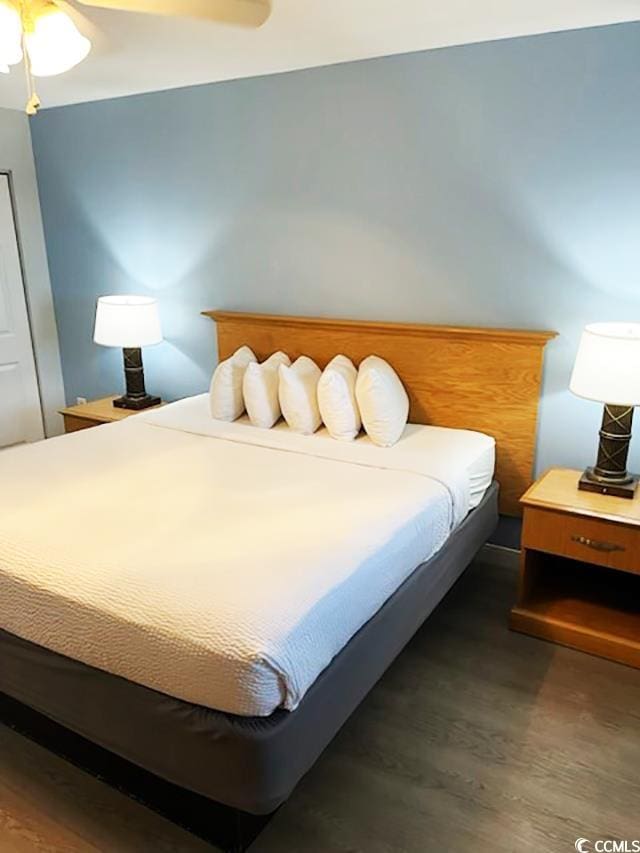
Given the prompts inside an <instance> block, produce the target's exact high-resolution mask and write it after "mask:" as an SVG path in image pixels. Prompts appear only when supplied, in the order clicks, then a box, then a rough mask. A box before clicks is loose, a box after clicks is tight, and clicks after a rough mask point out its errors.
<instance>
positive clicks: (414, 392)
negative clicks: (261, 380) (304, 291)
mask: <svg viewBox="0 0 640 853" xmlns="http://www.w3.org/2000/svg"><path fill="white" fill-rule="evenodd" d="M203 313H204V315H205V316H207V317H210V318H211V319H212V320H215V322H216V325H217V331H218V358H219V359H220V360H222V359H224V358H227V357H228V356H230V355H231V353H233V352H234V351H235V350H236V349H237V348H238V347H240V346H242V345H243V344H246V345H247V346H250V347H251V349H252V350H253V351H254V353H255V354H256V356H257V358H258V359H259V360H263V359H264V358H266V357H267V356H269V355H271V353H272V352H275V351H276V350H279V349H280V350H283V351H284V352H286V353H287V354H288V355H289V356H290V358H291V360H292V361H293V360H294V359H295V358H297V357H298V356H299V355H307V356H309V357H310V358H313V359H314V360H315V361H316V362H317V363H318V364H319V365H320V367H324V366H325V365H326V364H327V362H329V361H330V360H331V359H332V358H333V356H334V355H337V354H338V353H342V354H343V355H346V356H348V357H349V358H350V359H352V361H354V362H355V363H356V364H358V363H359V362H361V361H362V359H363V358H366V356H368V355H372V354H375V355H379V356H381V357H382V358H385V359H387V361H388V362H389V363H390V364H391V365H392V366H393V367H394V369H395V370H396V371H397V373H398V375H399V376H400V378H401V379H402V381H403V383H404V385H405V388H406V389H407V392H408V394H409V400H410V403H411V409H410V413H409V420H410V421H411V422H412V423H418V424H435V425H437V426H444V427H455V428H457V429H473V430H478V431H479V432H486V433H488V434H489V435H492V436H493V437H494V438H495V440H496V449H497V455H496V479H497V480H498V482H499V483H500V512H501V513H503V514H504V515H520V514H521V511H520V505H519V500H520V496H521V495H522V494H523V493H524V492H525V491H526V489H527V488H528V487H529V486H530V485H531V480H532V475H533V460H534V455H535V444H536V424H537V417H538V400H539V397H540V381H541V375H542V360H543V352H544V348H545V345H546V344H547V342H548V341H549V340H550V339H551V338H553V337H555V335H556V333H555V332H539V331H532V330H515V329H483V328H472V327H457V326H425V325H420V324H417V323H379V322H374V321H371V320H367V321H361V320H334V319H328V318H319V317H289V316H282V315H272V314H242V313H236V312H232V311H205V312H203Z"/></svg>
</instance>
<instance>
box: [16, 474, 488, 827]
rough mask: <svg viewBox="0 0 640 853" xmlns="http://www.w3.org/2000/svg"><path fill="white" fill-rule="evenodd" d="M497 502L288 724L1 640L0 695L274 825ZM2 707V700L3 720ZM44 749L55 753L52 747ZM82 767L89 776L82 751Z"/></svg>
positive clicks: (468, 524) (363, 636)
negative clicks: (190, 699) (272, 818)
mask: <svg viewBox="0 0 640 853" xmlns="http://www.w3.org/2000/svg"><path fill="white" fill-rule="evenodd" d="M497 496H498V490H497V486H496V484H495V483H493V484H492V486H490V487H489V489H488V490H487V492H486V493H485V495H484V497H483V498H482V501H481V502H480V504H479V505H478V506H477V507H476V509H475V510H474V511H473V512H470V513H469V514H468V515H467V517H466V518H465V519H464V521H463V522H462V523H461V524H460V525H459V526H458V527H457V528H456V529H455V530H454V531H453V533H452V534H451V536H449V538H448V539H447V541H446V542H445V544H444V545H443V546H442V548H441V549H440V550H439V551H438V553H437V554H435V555H434V556H433V557H432V558H431V559H430V560H429V561H428V562H426V563H423V564H422V565H420V566H418V567H417V568H416V569H415V570H414V571H413V572H412V573H411V574H410V575H409V577H408V578H407V580H406V581H405V582H404V583H403V584H401V586H399V587H398V589H397V590H396V591H395V592H394V593H393V595H392V596H390V598H389V599H387V601H386V602H385V603H384V604H383V606H382V607H381V608H380V610H378V612H377V613H376V614H375V616H373V617H372V618H371V619H370V620H369V621H368V622H367V623H366V624H365V625H363V626H362V628H361V629H360V630H359V631H358V632H357V633H356V634H355V635H354V636H353V637H352V638H351V639H350V640H349V642H348V643H347V645H346V646H345V647H344V648H343V649H342V650H341V651H340V652H339V653H338V654H337V655H336V656H335V658H334V659H333V660H332V661H331V664H330V665H329V666H328V667H327V668H326V669H325V670H324V671H323V672H322V673H321V674H320V675H319V676H318V678H317V679H316V680H315V681H314V683H313V684H312V686H311V687H310V688H309V690H308V691H307V692H306V694H305V696H304V699H303V700H302V702H301V703H300V705H299V706H298V708H296V710H295V711H293V712H291V713H290V712H288V711H285V710H282V709H279V710H277V711H274V713H273V714H271V715H270V716H268V717H238V716H233V715H230V714H225V713H222V712H220V711H215V710H211V709H208V708H201V707H198V706H196V705H190V704H188V703H186V702H183V701H182V700H181V699H174V698H172V697H170V696H167V695H166V694H163V693H157V692H155V691H154V690H149V689H148V688H146V687H141V686H140V685H138V684H134V683H133V682H131V681H127V680H126V679H124V678H118V677H117V676H115V675H110V674H108V673H106V672H104V671H102V670H98V669H94V668H93V667H89V666H87V665H86V664H83V663H79V662H78V661H74V660H71V659H70V658H66V657H62V656H61V655H58V654H56V653H55V652H52V651H49V650H48V649H44V648H42V647H41V646H37V645H35V644H33V643H29V642H27V641H26V640H21V639H19V638H18V637H15V636H13V635H12V634H8V633H6V632H4V631H2V630H1V629H0V661H2V666H0V692H3V693H6V694H8V695H9V696H11V697H13V698H14V699H17V700H18V701H20V702H22V703H24V704H26V705H28V706H30V707H31V708H34V709H37V710H38V711H39V712H41V713H42V714H45V715H46V716H47V717H49V718H51V719H53V720H55V721H57V722H58V723H60V724H62V725H63V726H65V727H66V728H68V729H70V730H71V731H73V732H75V733H76V734H79V735H82V736H83V737H84V738H88V739H89V740H90V741H92V742H93V743H96V744H99V745H101V746H103V747H106V748H107V749H108V750H109V751H111V752H115V753H116V754H117V755H120V756H122V757H123V758H126V759H128V760H129V761H131V762H133V763H134V764H137V765H139V766H140V767H144V768H145V769H147V770H150V771H151V772H152V773H155V774H156V775H158V776H160V777H161V778H163V779H166V780H169V781H171V782H174V783H175V784H177V785H180V786H181V787H184V788H188V789H190V790H192V791H195V792H197V793H199V794H202V795H204V796H205V797H208V798H210V799H212V800H216V801H217V802H220V803H224V804H226V805H227V806H231V807H233V808H237V809H242V810H244V811H249V812H253V813H256V814H266V813H269V812H271V811H273V810H274V809H276V808H277V807H278V806H279V805H280V804H281V803H282V802H283V801H284V800H286V799H287V797H288V796H289V795H290V793H291V791H292V790H293V788H294V786H295V785H296V784H297V782H298V781H299V780H300V778H301V777H302V776H303V774H304V773H306V771H307V770H309V768H310V767H311V765H312V764H313V762H314V761H315V760H316V759H317V758H318V756H319V755H320V753H321V752H322V750H323V749H324V748H325V747H326V746H327V744H328V743H329V741H330V740H331V739H332V738H333V737H334V735H335V734H336V732H337V731H338V729H339V728H340V726H341V725H342V724H343V723H344V722H345V720H346V719H347V718H348V717H349V715H350V714H351V713H352V712H353V711H354V709H355V708H356V707H357V705H358V704H359V703H360V702H361V701H362V699H363V698H364V697H365V696H366V695H367V693H368V692H369V690H371V688H372V687H373V685H374V684H375V683H376V682H377V681H378V679H379V678H380V677H381V675H382V674H383V673H384V671H385V670H386V669H387V667H388V666H389V665H390V664H391V662H392V661H393V659H394V658H395V656H396V655H397V654H398V653H399V652H400V651H401V650H402V649H403V648H404V646H405V644H406V643H407V641H408V640H409V639H410V638H411V637H412V636H413V634H414V632H415V631H416V630H417V629H418V627H419V626H420V625H421V624H422V623H423V622H424V620H425V619H426V618H427V617H428V616H429V614H430V613H431V611H432V610H433V608H434V607H436V606H437V605H438V603H439V602H440V601H441V600H442V598H443V597H444V596H445V595H446V593H447V592H448V590H449V589H450V587H451V586H452V585H453V584H454V583H455V582H456V580H457V579H458V578H459V576H460V575H461V574H462V572H463V571H464V569H465V568H466V566H467V565H468V564H469V562H470V561H471V560H472V559H473V557H474V556H475V554H476V553H477V551H478V549H479V548H480V547H481V546H482V545H483V544H484V543H485V542H486V540H487V539H488V537H489V536H490V535H491V533H492V532H493V530H494V529H495V526H496V523H497V518H498V509H497V504H498V501H497ZM434 643H435V644H436V645H437V637H436V638H434ZM2 707H3V701H2V696H1V695H0V712H1V711H2ZM27 731H28V729H27ZM50 746H52V748H53V749H54V751H56V750H60V748H61V744H60V743H59V739H58V737H55V738H54V740H53V742H52V743H50ZM62 749H63V755H65V757H70V756H69V752H68V751H67V750H66V748H65V747H62ZM78 755H79V757H80V760H81V762H82V765H81V766H83V767H86V765H85V764H84V762H85V761H86V758H87V750H86V746H85V742H84V741H82V742H81V743H80V744H79V746H78ZM96 770H97V772H100V768H99V767H98V768H96ZM144 792H145V795H147V794H148V786H147V785H146V783H145V787H144ZM213 814H214V815H215V812H213ZM213 820H214V822H215V823H217V822H218V817H217V816H216V817H214V818H213Z"/></svg>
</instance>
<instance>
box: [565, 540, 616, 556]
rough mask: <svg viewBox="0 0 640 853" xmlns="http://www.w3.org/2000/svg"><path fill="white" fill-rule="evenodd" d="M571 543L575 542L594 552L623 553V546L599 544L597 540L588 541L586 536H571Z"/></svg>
mask: <svg viewBox="0 0 640 853" xmlns="http://www.w3.org/2000/svg"><path fill="white" fill-rule="evenodd" d="M571 541H572V542H577V543H578V545H586V546H587V548H593V550H594V551H604V552H605V553H607V554H610V553H611V552H612V551H624V550H625V548H624V546H623V545H616V544H615V543H613V542H600V541H599V540H598V539H589V538H588V536H572V537H571Z"/></svg>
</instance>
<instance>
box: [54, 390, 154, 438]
mask: <svg viewBox="0 0 640 853" xmlns="http://www.w3.org/2000/svg"><path fill="white" fill-rule="evenodd" d="M117 396H118V395H117V394H114V395H113V396H112V397H103V398H102V399H101V400H93V401H91V402H89V403H79V404H78V405H77V406H68V407H67V408H66V409H61V410H60V414H61V415H62V417H63V418H64V431H65V432H77V431H78V430H79V429H89V427H94V426H100V424H109V423H113V422H114V421H122V420H124V419H125V418H128V417H130V416H131V415H138V414H140V413H139V412H136V411H133V410H131V409H117V408H116V407H115V406H114V405H113V401H114V400H115V399H116V397H117ZM160 405H161V406H163V405H164V403H161V404H160ZM152 408H154V409H157V408H159V406H153V407H152ZM145 411H147V412H148V411H151V410H150V409H145Z"/></svg>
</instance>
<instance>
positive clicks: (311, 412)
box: [278, 355, 322, 435]
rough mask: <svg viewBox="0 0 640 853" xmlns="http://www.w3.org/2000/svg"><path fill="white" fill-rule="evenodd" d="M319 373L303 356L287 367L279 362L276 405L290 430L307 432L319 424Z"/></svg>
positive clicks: (316, 427) (308, 433) (315, 428)
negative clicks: (277, 402)
mask: <svg viewBox="0 0 640 853" xmlns="http://www.w3.org/2000/svg"><path fill="white" fill-rule="evenodd" d="M320 376H321V370H320V368H319V367H318V365H317V364H316V363H315V361H313V360H312V359H310V358H307V356H306V355H301V356H300V358H297V359H296V360H295V361H294V363H293V364H292V365H291V367H288V366H287V365H286V364H281V365H280V388H279V391H278V394H279V396H280V408H281V409H282V416H283V417H284V419H285V421H286V422H287V423H288V424H289V427H290V429H292V430H293V431H294V432H301V433H302V434H303V435H311V434H312V433H314V432H315V431H316V430H317V429H318V427H319V426H320V424H321V423H322V419H321V417H320V409H319V408H318V380H319V379H320Z"/></svg>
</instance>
